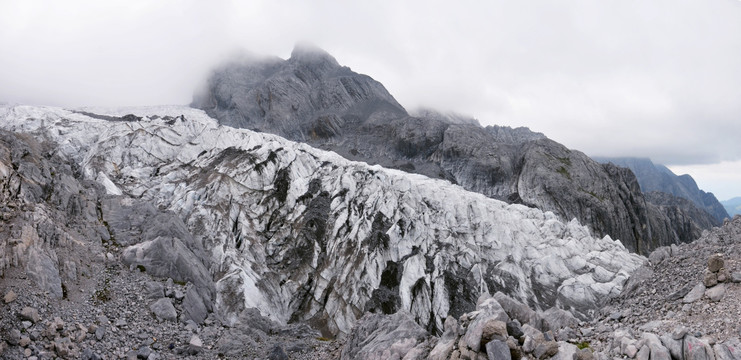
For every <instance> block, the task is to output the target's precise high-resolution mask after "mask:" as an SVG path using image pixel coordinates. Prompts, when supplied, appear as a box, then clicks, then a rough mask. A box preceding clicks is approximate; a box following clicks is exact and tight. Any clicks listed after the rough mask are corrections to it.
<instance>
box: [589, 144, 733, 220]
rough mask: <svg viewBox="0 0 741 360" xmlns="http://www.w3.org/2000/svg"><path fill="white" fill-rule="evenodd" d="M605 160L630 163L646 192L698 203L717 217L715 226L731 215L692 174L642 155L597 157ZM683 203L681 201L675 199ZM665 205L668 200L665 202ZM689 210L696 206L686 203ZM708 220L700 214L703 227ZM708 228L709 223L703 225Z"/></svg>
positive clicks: (601, 160)
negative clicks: (703, 218) (677, 172)
mask: <svg viewBox="0 0 741 360" xmlns="http://www.w3.org/2000/svg"><path fill="white" fill-rule="evenodd" d="M596 160H597V161H599V162H602V163H608V162H611V163H613V164H615V165H619V166H623V167H627V168H629V169H630V170H632V171H633V173H634V174H635V176H636V178H637V179H638V183H639V184H640V185H641V189H642V190H643V191H645V192H654V191H656V192H662V193H666V194H670V195H674V196H675V197H678V198H682V199H687V200H689V201H691V202H692V203H693V204H694V206H696V207H697V208H699V209H702V210H704V211H705V212H707V213H708V214H710V215H711V217H712V218H713V219H714V220H713V221H712V226H720V225H722V224H723V220H724V219H725V218H727V217H729V215H728V212H726V209H725V208H724V207H723V205H722V204H721V203H720V202H719V201H718V199H716V198H715V195H713V194H712V193H707V192H705V191H702V190H700V188H699V187H698V186H697V183H696V182H695V179H693V178H692V177H691V176H689V175H680V176H677V175H676V174H674V173H673V172H672V171H671V170H669V169H668V168H667V167H666V166H663V165H657V164H654V163H653V162H652V161H651V160H649V159H642V158H597V159H596ZM673 202H674V203H676V204H679V201H673ZM664 205H665V204H664ZM685 210H686V211H688V212H692V211H694V210H692V209H690V208H687V207H685ZM703 221H704V220H702V219H699V218H698V224H697V225H700V226H701V227H702V226H704V225H705V223H704V222H703ZM703 228H705V227H703Z"/></svg>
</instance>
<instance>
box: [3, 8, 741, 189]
mask: <svg viewBox="0 0 741 360" xmlns="http://www.w3.org/2000/svg"><path fill="white" fill-rule="evenodd" d="M302 40H308V41H311V42H313V43H315V44H317V45H319V46H321V47H323V48H324V49H326V50H327V51H329V52H330V53H331V54H333V55H334V56H335V57H337V59H338V61H339V62H340V63H342V64H344V65H347V66H350V67H352V68H353V69H354V70H356V71H358V72H362V73H365V74H368V75H370V76H372V77H374V78H375V79H377V80H379V81H381V82H382V83H383V84H385V85H386V86H387V88H388V89H389V91H390V92H391V93H392V94H393V95H394V96H396V98H397V99H398V100H399V102H400V103H402V104H403V105H404V106H406V107H408V108H410V109H411V108H415V107H417V106H420V105H425V106H431V107H437V108H441V109H442V110H452V111H455V112H458V113H467V114H471V115H473V116H475V117H476V118H478V119H479V120H480V121H481V122H482V123H483V124H501V125H511V126H529V127H530V128H532V129H533V130H536V131H541V132H544V133H546V134H547V135H548V136H550V137H551V138H553V139H555V140H557V141H559V142H562V143H564V144H565V145H567V146H569V147H572V148H576V149H579V150H582V151H584V152H586V153H587V154H590V155H611V156H624V155H632V156H649V157H651V158H653V160H654V161H657V162H661V163H666V164H692V163H713V162H715V163H717V162H719V161H722V160H727V161H734V160H738V159H741V146H739V145H738V144H737V142H736V136H737V134H739V133H741V121H740V120H741V102H739V101H738V99H741V67H739V66H738V62H739V59H741V2H738V1H731V0H707V1H696V0H649V1H646V0H620V1H618V0H605V1H591V0H590V1H587V0H581V1H569V2H552V1H544V0H543V1H528V2H521V1H517V2H514V1H487V2H482V1H474V0H467V1H459V2H450V1H441V0H433V1H421V0H417V1H403V2H398V1H374V2H346V1H329V0H318V1H312V2H305V1H296V0H286V1H267V0H263V1H248V2H245V1H226V0H217V1H208V2H202V1H194V0H186V1H174V0H169V1H159V2H151V1H136V0H129V1H113V0H111V1H65V2H48V1H34V0H28V1H3V2H0V49H2V51H0V84H2V86H0V101H3V100H4V101H15V102H26V103H43V104H51V105H63V106H81V105H125V104H159V103H183V104H184V103H188V102H189V101H190V97H191V94H192V92H193V90H194V89H195V88H196V86H197V85H198V84H199V82H200V81H202V80H203V78H204V76H205V75H206V74H207V72H208V70H209V68H210V67H212V66H213V65H214V64H216V63H217V62H219V61H220V60H221V59H223V58H224V57H225V56H226V55H228V54H231V53H234V52H236V51H238V50H240V49H244V50H249V51H252V52H256V53H259V54H267V55H278V56H281V57H284V58H285V57H287V56H289V54H290V51H291V49H292V47H293V44H294V43H296V42H298V41H302ZM739 193H741V191H739Z"/></svg>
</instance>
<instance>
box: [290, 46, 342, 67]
mask: <svg viewBox="0 0 741 360" xmlns="http://www.w3.org/2000/svg"><path fill="white" fill-rule="evenodd" d="M289 61H292V62H301V63H329V64H331V65H334V66H340V64H339V63H338V62H337V59H335V58H334V56H332V55H330V54H329V53H328V52H327V51H325V50H324V49H322V48H320V47H318V46H316V45H314V44H312V43H308V42H300V43H297V44H296V45H295V46H294V47H293V51H292V52H291V58H290V59H289Z"/></svg>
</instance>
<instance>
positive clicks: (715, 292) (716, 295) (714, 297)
mask: <svg viewBox="0 0 741 360" xmlns="http://www.w3.org/2000/svg"><path fill="white" fill-rule="evenodd" d="M725 294H726V285H725V284H718V285H716V286H714V287H712V288H710V289H707V290H706V291H705V296H707V297H708V298H709V299H710V301H712V302H718V301H720V300H721V299H723V296H724V295H725Z"/></svg>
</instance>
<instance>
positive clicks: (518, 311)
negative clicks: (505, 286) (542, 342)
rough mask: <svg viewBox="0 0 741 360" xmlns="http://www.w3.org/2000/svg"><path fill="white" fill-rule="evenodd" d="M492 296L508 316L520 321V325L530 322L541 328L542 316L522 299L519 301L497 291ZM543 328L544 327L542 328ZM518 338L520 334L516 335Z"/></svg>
mask: <svg viewBox="0 0 741 360" xmlns="http://www.w3.org/2000/svg"><path fill="white" fill-rule="evenodd" d="M492 297H493V298H494V299H495V300H496V301H497V302H498V303H499V305H501V307H502V309H504V311H505V312H506V313H507V316H509V317H510V319H512V320H517V321H519V323H520V325H522V324H530V325H531V326H534V327H536V328H540V327H541V325H540V324H539V323H540V318H539V316H538V314H537V313H536V312H535V311H534V310H532V309H530V308H529V307H528V306H527V305H525V304H523V303H522V302H520V301H517V300H515V299H513V298H511V297H509V296H507V295H505V294H504V293H502V292H500V291H497V292H496V293H494V295H492ZM541 330H542V329H541ZM515 337H516V338H518V336H515Z"/></svg>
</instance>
